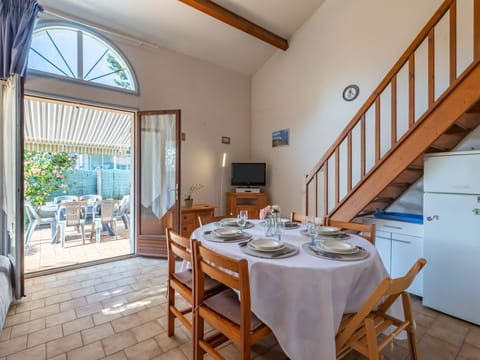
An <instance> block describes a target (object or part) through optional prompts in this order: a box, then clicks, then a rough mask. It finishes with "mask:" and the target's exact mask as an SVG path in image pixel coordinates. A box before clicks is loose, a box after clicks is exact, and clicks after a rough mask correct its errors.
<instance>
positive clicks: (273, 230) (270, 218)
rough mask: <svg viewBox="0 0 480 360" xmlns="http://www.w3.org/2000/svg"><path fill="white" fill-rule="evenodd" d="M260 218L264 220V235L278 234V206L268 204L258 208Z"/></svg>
mask: <svg viewBox="0 0 480 360" xmlns="http://www.w3.org/2000/svg"><path fill="white" fill-rule="evenodd" d="M260 219H263V221H264V222H265V236H275V235H278V233H279V230H280V228H279V227H280V206H278V205H268V206H266V207H264V208H263V209H261V210H260Z"/></svg>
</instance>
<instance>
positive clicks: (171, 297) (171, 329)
mask: <svg viewBox="0 0 480 360" xmlns="http://www.w3.org/2000/svg"><path fill="white" fill-rule="evenodd" d="M169 281H170V280H169ZM167 291H168V315H167V318H168V328H167V329H168V336H173V335H175V315H174V314H173V312H172V310H171V307H172V306H175V290H173V289H172V288H171V287H170V284H169V285H168V290H167Z"/></svg>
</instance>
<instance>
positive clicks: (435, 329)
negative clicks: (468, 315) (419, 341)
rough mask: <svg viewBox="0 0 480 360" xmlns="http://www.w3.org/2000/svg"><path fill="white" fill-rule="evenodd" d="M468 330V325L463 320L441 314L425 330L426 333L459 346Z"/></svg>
mask: <svg viewBox="0 0 480 360" xmlns="http://www.w3.org/2000/svg"><path fill="white" fill-rule="evenodd" d="M468 331H469V327H468V325H467V324H466V323H464V322H463V321H460V320H457V319H452V318H449V317H447V316H445V315H441V316H439V317H437V319H436V320H435V321H434V323H433V324H432V326H431V327H430V329H428V330H427V334H428V335H430V336H433V337H436V338H438V339H441V340H444V341H446V342H448V343H450V344H452V345H454V346H456V347H460V345H462V344H463V342H464V341H465V338H466V336H467V333H468Z"/></svg>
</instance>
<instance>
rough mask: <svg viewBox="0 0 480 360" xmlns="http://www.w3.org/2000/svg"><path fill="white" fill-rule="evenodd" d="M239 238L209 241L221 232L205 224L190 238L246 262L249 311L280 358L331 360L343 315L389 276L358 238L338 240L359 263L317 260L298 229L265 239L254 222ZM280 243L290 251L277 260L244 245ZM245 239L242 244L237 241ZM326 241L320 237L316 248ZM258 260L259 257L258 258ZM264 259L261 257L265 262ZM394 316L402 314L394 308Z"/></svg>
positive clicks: (217, 225) (341, 258) (261, 228)
mask: <svg viewBox="0 0 480 360" xmlns="http://www.w3.org/2000/svg"><path fill="white" fill-rule="evenodd" d="M249 225H250V226H249V228H246V229H245V230H243V231H244V234H243V235H242V238H241V239H239V240H238V241H237V240H234V239H231V238H226V239H218V238H214V237H212V232H213V231H215V230H218V229H219V228H223V227H222V226H223V225H222V224H221V223H210V224H206V225H204V226H202V227H199V228H197V229H196V230H195V231H194V232H193V233H192V238H195V239H197V240H199V241H201V242H202V244H203V245H204V246H206V247H208V248H210V249H212V250H214V251H216V252H218V253H221V254H224V255H227V256H230V257H233V258H236V259H241V258H244V259H247V260H248V267H249V280H250V296H251V309H252V311H253V313H254V314H255V315H256V316H257V317H258V318H259V319H260V320H262V321H263V322H264V323H265V324H266V325H268V326H269V327H270V328H271V330H272V332H273V333H274V335H275V337H276V338H277V340H278V343H279V344H280V346H281V347H282V349H283V350H284V352H285V354H286V355H287V356H288V357H289V358H291V359H295V360H309V359H316V360H318V359H328V360H331V359H335V358H336V355H335V335H336V333H337V330H338V328H339V325H340V321H341V319H342V315H343V314H344V313H352V312H356V311H357V310H358V309H359V308H360V306H361V305H362V304H363V303H364V302H365V301H366V299H367V298H368V297H369V295H370V294H371V293H372V292H373V291H374V289H375V288H376V287H377V285H378V284H379V283H380V282H381V280H383V279H384V278H385V277H386V276H388V273H387V271H386V270H385V267H384V265H383V263H382V261H381V259H380V257H379V254H378V252H377V250H376V249H375V247H374V245H373V244H372V243H370V242H369V241H367V240H365V239H364V238H362V237H361V236H359V235H355V234H346V235H344V236H342V240H341V241H344V242H346V243H347V244H350V245H351V246H355V247H358V248H360V249H362V253H363V254H364V255H365V256H362V257H361V259H357V260H353V261H345V260H351V259H349V258H348V257H344V256H336V255H335V254H334V255H333V256H330V255H329V254H325V255H326V256H316V255H319V254H320V255H321V253H319V254H316V253H315V252H313V251H311V249H310V248H309V247H308V243H309V242H310V241H311V239H310V237H309V236H306V235H308V234H306V233H305V232H306V229H305V226H304V225H303V224H298V225H295V226H292V227H288V228H283V229H281V231H280V233H278V234H276V235H275V236H274V237H266V236H265V229H264V226H262V222H261V221H259V220H249ZM279 237H280V238H281V241H282V242H283V244H284V245H286V246H288V247H289V248H291V249H292V250H293V249H294V250H295V251H292V252H291V253H290V254H285V255H280V256H276V255H275V254H272V255H271V256H269V254H268V253H267V254H263V253H259V254H258V253H257V254H256V255H253V254H254V253H255V252H252V251H249V248H248V247H246V246H245V244H246V243H247V244H248V242H249V241H252V240H258V239H277V238H279ZM243 239H249V240H246V241H240V240H243ZM325 239H327V240H328V239H330V237H326V236H325V237H324V236H320V237H319V238H318V239H316V240H315V241H316V242H322V241H324V240H325ZM258 255H259V256H261V257H259V256H258ZM265 255H266V256H265ZM394 312H395V314H394V315H397V316H398V315H399V313H401V308H399V307H396V308H395V307H394Z"/></svg>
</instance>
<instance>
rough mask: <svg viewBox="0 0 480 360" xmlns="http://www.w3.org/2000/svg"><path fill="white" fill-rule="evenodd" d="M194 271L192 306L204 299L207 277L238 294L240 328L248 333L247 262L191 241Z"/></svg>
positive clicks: (248, 285) (248, 291)
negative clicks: (236, 291) (193, 298)
mask: <svg viewBox="0 0 480 360" xmlns="http://www.w3.org/2000/svg"><path fill="white" fill-rule="evenodd" d="M192 253H193V269H194V281H195V284H194V289H195V293H196V296H195V300H194V305H195V306H198V305H199V304H201V303H202V302H203V300H204V299H205V292H204V283H205V276H206V275H208V276H210V277H211V278H212V279H215V280H217V281H218V282H219V283H222V284H224V285H226V286H227V287H230V288H232V289H235V290H238V291H239V292H240V296H239V299H240V314H241V327H242V329H243V330H244V331H246V334H245V335H247V334H248V332H249V331H250V330H249V329H250V318H251V310H250V282H249V278H248V262H247V260H245V259H241V260H237V259H233V258H231V257H228V256H225V255H222V254H219V253H217V252H215V251H213V250H210V249H208V248H206V247H204V246H202V244H201V243H200V242H199V241H197V240H192Z"/></svg>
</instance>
